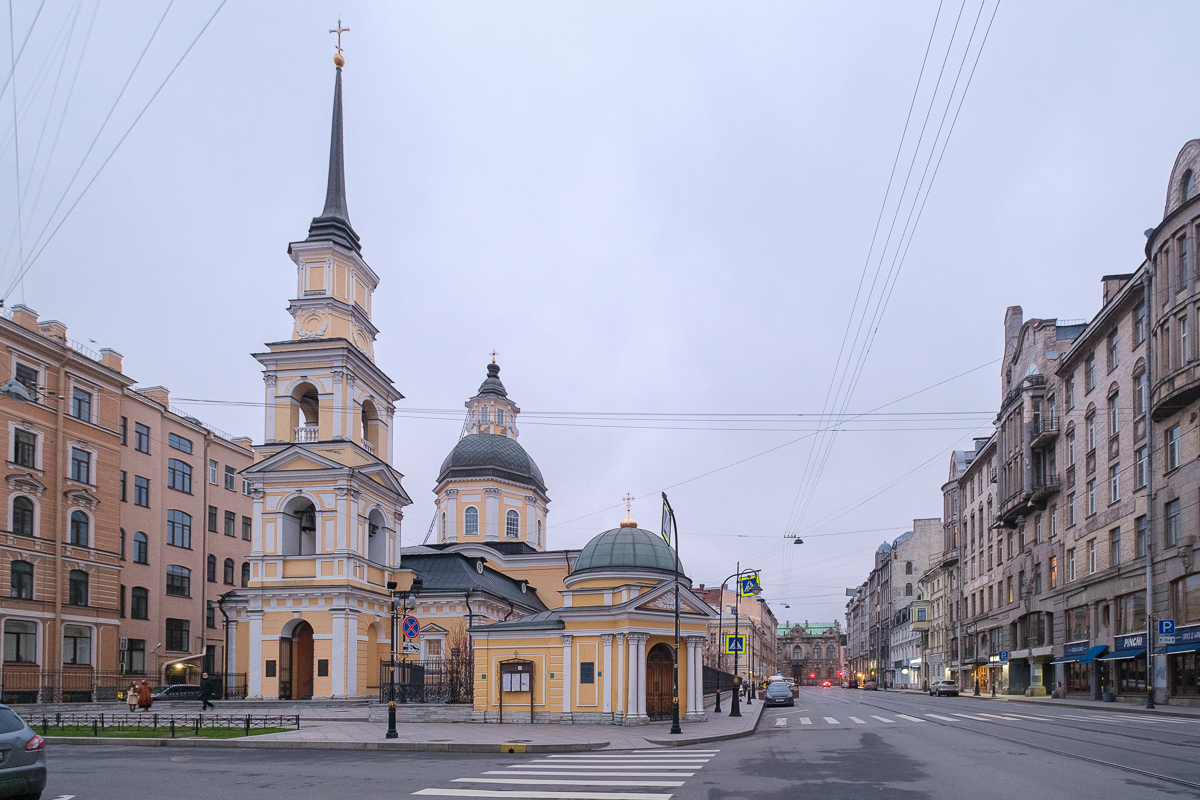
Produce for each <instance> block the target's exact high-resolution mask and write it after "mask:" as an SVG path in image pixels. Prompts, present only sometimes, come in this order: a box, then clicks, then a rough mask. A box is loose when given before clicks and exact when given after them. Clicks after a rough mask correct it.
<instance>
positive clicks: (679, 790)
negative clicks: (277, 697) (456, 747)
mask: <svg viewBox="0 0 1200 800" xmlns="http://www.w3.org/2000/svg"><path fill="white" fill-rule="evenodd" d="M48 759H49V764H50V772H51V777H50V783H49V786H48V787H47V790H46V793H45V795H44V798H45V800H53V799H54V798H60V797H63V796H67V795H70V796H74V797H76V798H79V800H93V799H94V800H118V798H119V799H120V800H127V799H128V798H129V797H131V796H132V797H149V796H203V797H223V798H256V799H258V798H262V800H277V799H278V800H285V799H286V800H296V799H297V798H306V799H307V798H334V799H340V798H352V799H353V800H374V799H375V798H388V799H389V800H394V799H395V798H399V797H413V796H417V797H484V798H486V797H504V798H541V799H542V800H667V798H670V797H674V798H707V799H708V800H734V799H740V798H747V799H751V798H752V799H753V800H774V799H775V798H779V799H780V800H782V799H783V798H787V799H788V800H794V799H795V798H805V797H813V798H820V799H821V800H842V799H845V800H861V799H862V798H888V800H892V798H898V799H900V800H909V799H910V798H913V799H915V798H930V799H932V800H943V799H944V800H958V799H959V798H971V800H990V799H991V798H996V800H1012V798H1020V797H1041V798H1055V799H1057V798H1094V797H1100V798H1106V797H1119V798H1122V800H1137V799H1138V798H1168V797H1169V798H1198V799H1200V720H1192V719H1180V718H1169V717H1161V716H1151V715H1149V714H1142V713H1127V712H1099V711H1090V710H1088V711H1079V710H1072V709H1064V708H1048V707H1041V708H1039V707H1037V706H1031V705H1029V704H1024V703H1021V704H1018V703H1003V702H995V701H989V700H976V699H973V698H970V697H959V698H931V697H926V696H923V695H913V694H899V693H888V692H864V691H856V690H845V689H803V690H801V695H800V699H799V700H797V702H796V706H795V707H794V708H772V709H768V710H767V711H766V713H765V714H764V716H763V719H762V722H761V724H760V725H759V729H758V733H757V734H756V735H754V736H752V737H749V738H746V739H737V740H733V741H727V742H718V743H714V744H711V745H702V746H695V747H687V748H670V749H658V750H655V751H652V752H648V751H639V752H613V751H604V752H592V753H579V754H562V755H540V756H539V755H534V754H530V755H500V754H497V755H495V756H490V755H488V756H483V755H473V754H461V753H455V754H434V753H428V754H422V753H350V752H344V751H341V752H328V751H294V750H293V751H263V750H221V749H196V750H180V749H167V748H162V749H149V748H147V749H142V748H131V747H80V746H74V747H71V746H58V747H52V748H51V749H50V751H49V753H48Z"/></svg>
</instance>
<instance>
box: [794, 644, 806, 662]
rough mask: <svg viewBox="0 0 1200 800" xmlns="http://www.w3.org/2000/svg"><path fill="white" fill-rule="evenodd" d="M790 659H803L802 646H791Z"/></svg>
mask: <svg viewBox="0 0 1200 800" xmlns="http://www.w3.org/2000/svg"><path fill="white" fill-rule="evenodd" d="M792 660H793V661H802V660H804V648H803V647H801V646H800V645H796V646H795V647H793V648H792Z"/></svg>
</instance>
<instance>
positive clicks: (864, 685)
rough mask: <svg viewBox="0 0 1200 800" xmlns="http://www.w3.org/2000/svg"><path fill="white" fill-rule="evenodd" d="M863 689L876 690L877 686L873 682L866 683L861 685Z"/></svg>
mask: <svg viewBox="0 0 1200 800" xmlns="http://www.w3.org/2000/svg"><path fill="white" fill-rule="evenodd" d="M863 688H864V689H878V688H879V684H878V683H876V682H875V681H867V682H866V683H864V684H863Z"/></svg>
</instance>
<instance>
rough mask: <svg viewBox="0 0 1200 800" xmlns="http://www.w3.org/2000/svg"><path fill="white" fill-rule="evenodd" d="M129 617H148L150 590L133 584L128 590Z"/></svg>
mask: <svg viewBox="0 0 1200 800" xmlns="http://www.w3.org/2000/svg"><path fill="white" fill-rule="evenodd" d="M129 617H130V619H150V590H149V589H147V588H146V587H144V586H135V587H133V588H132V589H130V590H129Z"/></svg>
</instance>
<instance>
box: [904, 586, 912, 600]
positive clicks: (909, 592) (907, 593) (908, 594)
mask: <svg viewBox="0 0 1200 800" xmlns="http://www.w3.org/2000/svg"><path fill="white" fill-rule="evenodd" d="M904 596H905V597H912V584H911V583H906V584H904Z"/></svg>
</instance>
